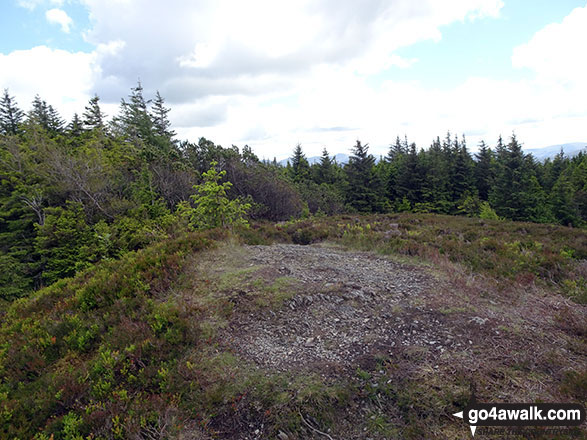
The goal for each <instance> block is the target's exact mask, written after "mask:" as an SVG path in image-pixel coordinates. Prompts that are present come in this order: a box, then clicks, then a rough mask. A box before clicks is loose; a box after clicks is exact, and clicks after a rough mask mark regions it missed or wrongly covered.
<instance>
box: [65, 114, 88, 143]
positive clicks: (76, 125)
mask: <svg viewBox="0 0 587 440" xmlns="http://www.w3.org/2000/svg"><path fill="white" fill-rule="evenodd" d="M67 131H68V132H69V133H70V134H71V135H72V136H74V137H79V136H81V134H82V133H83V131H84V128H83V124H82V120H81V119H80V117H79V116H78V114H77V113H74V115H73V118H72V120H71V122H70V123H69V125H68V126H67Z"/></svg>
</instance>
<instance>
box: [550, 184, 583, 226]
mask: <svg viewBox="0 0 587 440" xmlns="http://www.w3.org/2000/svg"><path fill="white" fill-rule="evenodd" d="M573 196H574V189H573V185H572V184H571V181H570V179H569V177H568V176H567V175H566V173H564V174H561V175H560V176H559V178H558V179H557V181H556V183H555V184H554V186H553V188H552V192H551V194H550V203H551V205H552V213H553V215H554V216H555V218H556V219H557V220H558V221H559V223H561V224H563V225H566V226H569V225H571V226H579V225H580V224H581V220H580V217H579V212H578V210H577V207H576V206H575V203H574V202H575V200H574V197H573Z"/></svg>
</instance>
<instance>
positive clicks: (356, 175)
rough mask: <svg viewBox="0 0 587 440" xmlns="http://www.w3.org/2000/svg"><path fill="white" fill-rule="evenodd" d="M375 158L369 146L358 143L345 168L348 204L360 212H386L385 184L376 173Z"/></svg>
mask: <svg viewBox="0 0 587 440" xmlns="http://www.w3.org/2000/svg"><path fill="white" fill-rule="evenodd" d="M374 165H375V158H374V157H373V156H372V155H371V154H369V146H368V145H362V144H361V142H360V141H357V143H356V145H355V146H354V147H353V150H352V155H351V157H350V158H349V162H348V163H347V165H346V167H345V172H346V176H347V182H348V184H347V188H346V200H347V203H348V204H349V205H350V206H351V207H353V208H354V209H356V210H357V211H359V212H382V211H383V210H384V199H383V182H381V181H380V179H379V178H378V176H377V175H376V174H375V172H374V169H373V167H374Z"/></svg>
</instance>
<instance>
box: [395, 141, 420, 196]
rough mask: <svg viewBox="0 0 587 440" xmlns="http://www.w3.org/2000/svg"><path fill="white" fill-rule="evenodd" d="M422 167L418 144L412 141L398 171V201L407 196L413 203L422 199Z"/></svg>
mask: <svg viewBox="0 0 587 440" xmlns="http://www.w3.org/2000/svg"><path fill="white" fill-rule="evenodd" d="M422 180H423V176H422V169H421V165H420V161H419V158H418V151H417V149H416V144H415V143H412V144H411V145H410V149H409V151H408V154H406V155H405V158H404V160H403V161H402V162H401V164H400V167H399V169H398V173H397V180H396V187H397V198H396V203H398V202H403V199H404V198H405V199H406V200H407V201H408V202H409V203H410V204H411V205H413V204H414V203H418V202H420V201H421V200H422Z"/></svg>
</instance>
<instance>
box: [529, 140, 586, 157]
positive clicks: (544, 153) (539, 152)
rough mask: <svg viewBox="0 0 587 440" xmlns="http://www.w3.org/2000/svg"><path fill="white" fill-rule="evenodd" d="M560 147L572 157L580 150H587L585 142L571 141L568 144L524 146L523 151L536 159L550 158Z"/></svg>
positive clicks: (558, 151) (566, 154)
mask: <svg viewBox="0 0 587 440" xmlns="http://www.w3.org/2000/svg"><path fill="white" fill-rule="evenodd" d="M561 149H562V150H563V152H564V153H565V156H568V157H573V156H576V155H577V154H579V152H580V151H582V150H585V151H587V142H571V143H568V144H558V145H550V146H548V147H542V148H524V152H525V153H528V154H532V155H533V156H534V157H535V158H536V159H538V160H545V159H548V158H550V159H552V158H553V157H555V156H556V155H557V154H558V153H560V151H561Z"/></svg>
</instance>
